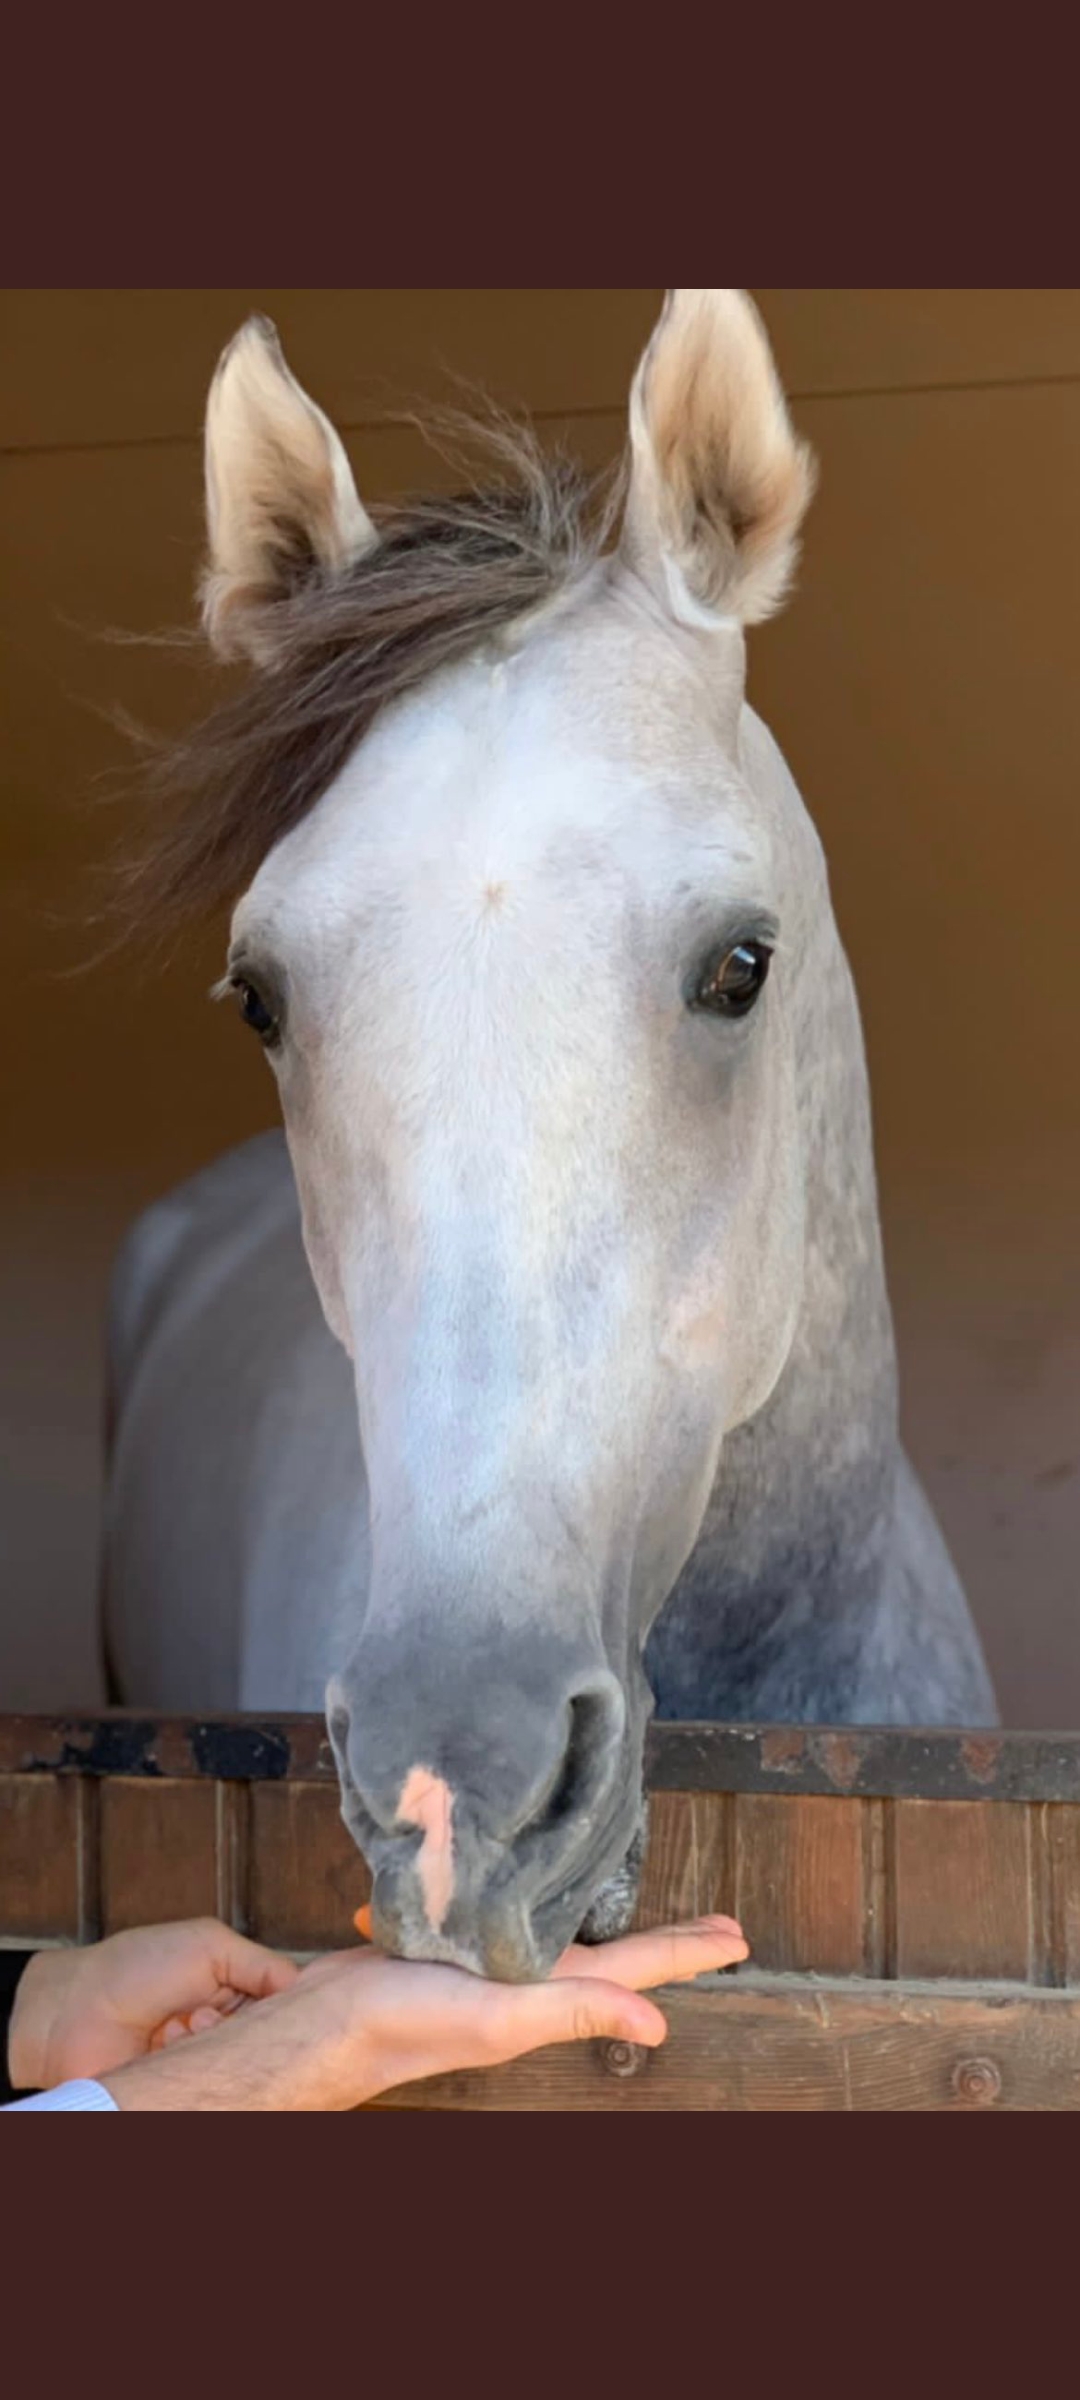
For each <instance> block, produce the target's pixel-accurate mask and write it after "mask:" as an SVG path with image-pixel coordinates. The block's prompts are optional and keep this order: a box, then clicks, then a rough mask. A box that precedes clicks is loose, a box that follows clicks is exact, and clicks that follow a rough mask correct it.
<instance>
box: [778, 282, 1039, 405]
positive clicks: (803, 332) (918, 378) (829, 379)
mask: <svg viewBox="0 0 1080 2400" xmlns="http://www.w3.org/2000/svg"><path fill="white" fill-rule="evenodd" d="M754 297H755V299H756V300H757V302H758V305H759V307H760V308H761V310H762V312H763V314H764V316H765V320H766V323H767V324H768V327H769V333H770V336H771V338H772V341H773V345H774V347H775V350H776V356H777V360H778V362H779V365H780V370H781V373H782V375H783V376H784V379H785V382H786V384H787V388H788V390H789V391H791V392H793V393H806V392H849V391H860V392H862V391H875V390H878V389H880V388H881V387H882V386H883V385H884V386H886V387H887V388H889V389H892V388H893V387H900V388H902V389H904V390H910V389H912V388H913V387H915V386H918V385H919V384H927V383H931V384H950V383H956V384H971V383H1000V382H1007V383H1016V382H1023V381H1026V380H1030V379H1033V378H1035V377H1041V376H1051V375H1053V376H1057V375H1073V376H1075V375H1080V291H1077V290H1075V289H1073V288H1069V289H1059V290H1042V291H995V290H987V291H949V290H947V289H945V288H941V289H936V290H935V289H929V290H927V289H923V290H919V289H915V288H912V289H908V290H889V289H888V288H887V287H885V288H881V289H877V290H863V291H852V290H832V291H830V290H820V289H818V288H816V287H815V288H814V289H812V290H807V291H792V290H786V291H774V290H769V289H767V288H765V287H762V288H760V289H758V290H757V291H755V294H754Z"/></svg>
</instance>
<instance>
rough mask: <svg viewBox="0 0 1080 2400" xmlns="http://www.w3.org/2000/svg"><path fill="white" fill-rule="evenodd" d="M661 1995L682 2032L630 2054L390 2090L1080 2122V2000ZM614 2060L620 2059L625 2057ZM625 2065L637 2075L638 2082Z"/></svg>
mask: <svg viewBox="0 0 1080 2400" xmlns="http://www.w3.org/2000/svg"><path fill="white" fill-rule="evenodd" d="M722 1986H723V1988H720V1989H712V1990H709V1989H705V1988H702V1987H699V1986H695V1987H694V1988H693V1989H691V1990H689V1991H688V1990H686V1989H685V1988H684V1989H682V1990H674V1991H670V1992H661V1993H657V1995H656V1997H657V1999H658V2001H659V2002H660V2004H661V2006H662V2007H663V2010H664V2014H665V2016H666V2017H667V2019H668V2023H669V2026H670V2032H669V2035H668V2039H667V2041H666V2042H665V2043H664V2044H663V2046H662V2047H661V2049H659V2050H657V2051H652V2052H639V2053H636V2054H635V2055H633V2056H632V2057H630V2058H629V2059H628V2058H627V2057H626V2055H625V2046H624V2045H614V2046H613V2045H610V2044H604V2043H590V2044H588V2045H584V2044H582V2045H574V2044H570V2045H565V2046H563V2047H560V2048H558V2049H550V2050H544V2051H537V2052H536V2053H535V2054H534V2055H533V2056H532V2057H531V2058H524V2059H518V2060H515V2061H513V2062H512V2063H511V2064H510V2065H508V2066H504V2067H500V2068H498V2069H497V2070H495V2071H486V2070H485V2071H483V2072H481V2071H479V2070H478V2071H476V2072H475V2073H469V2074H462V2075H444V2076H439V2077H434V2078H432V2079H431V2080H430V2081H429V2082H427V2083H425V2084H409V2085H403V2086H401V2087H399V2089H398V2090H397V2091H395V2092H392V2093H387V2094H386V2095H385V2097H384V2100H383V2101H382V2102H381V2103H377V2104H376V2105H382V2106H386V2107H392V2108H396V2109H404V2108H423V2109H473V2110H481V2111H493V2110H525V2109H529V2110H533V2109H535V2110H550V2109H558V2110H571V2109H573V2110H577V2109H581V2110H598V2111H606V2112H609V2113H610V2112H616V2111H619V2112H621V2111H625V2110H630V2111H633V2110H639V2109H640V2110H666V2111H671V2110H679V2111H681V2110H699V2109H701V2110H705V2109H707V2110H731V2111H735V2112H741V2111H751V2110H753V2111H764V2112H775V2111H783V2112H785V2113H792V2114H800V2113H803V2112H806V2111H811V2110H827V2111H849V2110H858V2111H870V2112H877V2111H882V2110H887V2111H908V2110H913V2111H920V2112H924V2113H925V2112H944V2113H954V2114H974V2113H977V2112H978V2111H979V2110H988V2111H991V2112H997V2113H1005V2114H1008V2113H1010V2112H1012V2111H1016V2110H1025V2111H1027V2110H1043V2109H1046V2110H1050V2109H1055V2110H1056V2109H1065V2110H1080V1992H1077V1991H1075V1990H1073V1991H1071V1992H1032V1991H1017V1990H1016V1989H1015V1988H1009V1987H1006V1986H1002V1987H999V1988H998V1989H997V1990H994V1991H987V1992H983V1993H980V1994H978V1995H972V1994H971V1993H969V1992H963V1991H956V1990H955V1989H949V1988H941V1987H937V1988H935V1987H932V1986H931V1987H927V1986H925V1985H924V1986H922V1987H921V1988H916V1987H914V1986H908V1987H902V1986H898V1985H894V1984H886V1983H870V1982H867V1983H862V1984H855V1985H852V1984H844V1983H836V1982H826V1981H822V1982H819V1981H817V1980H816V1979H815V1980H814V1981H812V1982H811V1981H810V1980H809V1979H806V1978H800V1977H792V1978H790V1979H786V1980H784V1981H781V1980H779V1979H777V1980H776V1981H771V1980H770V1978H769V1977H767V1976H751V1975H749V1974H748V1972H747V1970H746V1969H745V1968H743V1969H739V1970H738V1971H737V1972H736V1973H734V1974H731V1975H729V1976H727V1977H725V1978H723V1979H722ZM613 2049H614V2055H612V2051H613ZM627 2066H629V2067H630V2069H631V2072H629V2073H627V2072H626V2069H627Z"/></svg>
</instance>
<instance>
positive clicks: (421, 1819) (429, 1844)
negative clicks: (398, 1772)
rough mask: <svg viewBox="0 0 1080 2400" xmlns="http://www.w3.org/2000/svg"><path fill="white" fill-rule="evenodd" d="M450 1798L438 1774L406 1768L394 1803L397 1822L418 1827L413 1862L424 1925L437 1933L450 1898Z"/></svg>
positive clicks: (425, 1768)
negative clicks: (424, 1913) (419, 1837)
mask: <svg viewBox="0 0 1080 2400" xmlns="http://www.w3.org/2000/svg"><path fill="white" fill-rule="evenodd" d="M453 1807H454V1795H453V1793H452V1791H451V1789H450V1786H449V1784H448V1783H444V1782H443V1779H442V1776H441V1775H433V1774H432V1773H431V1771H430V1769H429V1768H427V1767H413V1768H411V1769H410V1771H409V1773H408V1775H407V1776H406V1777H405V1781H404V1783H403V1784H402V1787H401V1798H400V1800H399V1801H398V1804H397V1815H398V1819H399V1822H401V1823H403V1824H405V1825H419V1827H420V1829H421V1831H422V1833H423V1836H424V1838H423V1841H422V1842H421V1844H420V1849H419V1852H418V1855H417V1860H416V1871H417V1873H418V1875H419V1877H420V1889H421V1891H422V1893H423V1895H424V1907H425V1909H426V1910H427V1919H428V1924H429V1925H430V1927H431V1930H432V1932H433V1933H441V1932H442V1925H443V1918H444V1917H445V1915H446V1912H447V1909H448V1908H449V1906H450V1902H451V1900H452V1898H453V1895H454V1837H453V1833H452V1831H451V1828H450V1819H451V1816H452V1814H453Z"/></svg>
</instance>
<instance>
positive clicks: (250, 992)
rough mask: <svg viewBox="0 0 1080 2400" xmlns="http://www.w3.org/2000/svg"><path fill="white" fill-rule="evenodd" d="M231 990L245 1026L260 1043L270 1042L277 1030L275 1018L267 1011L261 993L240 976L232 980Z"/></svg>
mask: <svg viewBox="0 0 1080 2400" xmlns="http://www.w3.org/2000/svg"><path fill="white" fill-rule="evenodd" d="M233 990H234V992H235V993H236V995H237V998H238V1000H239V1002H240V1014H241V1016H242V1017H243V1020H244V1023H245V1025H250V1026H251V1028H252V1031H253V1032H255V1033H257V1034H258V1036H259V1040H260V1041H261V1042H272V1041H273V1039H274V1037H275V1035H276V1033H277V1030H278V1023H277V1018H276V1017H275V1016H274V1015H273V1013H272V1011H271V1010H270V1009H268V1007H267V1005H266V1002H265V1000H264V999H263V996H262V993H261V992H257V991H256V989H255V986H254V984H253V983H246V982H245V981H244V978H243V976H241V975H237V976H236V977H235V978H234V981H233Z"/></svg>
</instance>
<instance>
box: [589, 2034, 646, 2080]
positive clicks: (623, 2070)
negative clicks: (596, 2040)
mask: <svg viewBox="0 0 1080 2400" xmlns="http://www.w3.org/2000/svg"><path fill="white" fill-rule="evenodd" d="M648 2055H649V2053H648V2051H647V2049H646V2047H645V2044H644V2042H601V2044H600V2057H601V2060H602V2062H603V2064H604V2066H605V2067H606V2069H607V2072H608V2074H609V2075H619V2076H625V2075H636V2074H638V2073H639V2071H640V2069H641V2068H642V2067H643V2066H644V2064H645V2061H646V2059H647V2057H648Z"/></svg>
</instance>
